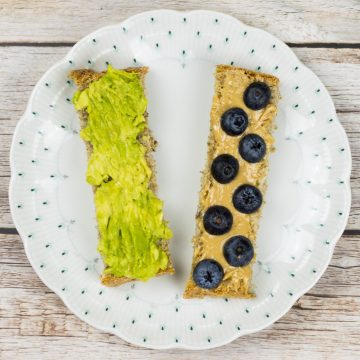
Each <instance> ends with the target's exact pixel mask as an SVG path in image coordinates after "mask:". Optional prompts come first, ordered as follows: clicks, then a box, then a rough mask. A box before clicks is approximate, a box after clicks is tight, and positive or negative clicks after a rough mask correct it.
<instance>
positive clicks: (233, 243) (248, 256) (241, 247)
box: [223, 236, 254, 267]
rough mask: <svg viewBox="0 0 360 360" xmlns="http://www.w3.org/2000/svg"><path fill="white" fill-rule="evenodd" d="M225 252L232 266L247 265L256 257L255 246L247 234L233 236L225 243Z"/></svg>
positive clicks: (225, 256)
mask: <svg viewBox="0 0 360 360" xmlns="http://www.w3.org/2000/svg"><path fill="white" fill-rule="evenodd" d="M223 254H224V258H225V259H226V261H227V262H228V263H229V264H230V265H231V266H235V267H239V266H246V265H247V264H248V263H249V262H250V261H251V260H252V258H253V257H254V248H253V246H252V244H251V241H250V240H249V239H248V238H246V237H245V236H233V237H232V238H230V239H229V240H228V241H226V243H225V244H224V247H223Z"/></svg>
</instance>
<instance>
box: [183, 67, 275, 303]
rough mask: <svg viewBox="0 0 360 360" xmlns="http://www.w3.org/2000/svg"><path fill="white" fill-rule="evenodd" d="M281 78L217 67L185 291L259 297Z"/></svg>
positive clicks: (195, 294) (191, 294)
mask: <svg viewBox="0 0 360 360" xmlns="http://www.w3.org/2000/svg"><path fill="white" fill-rule="evenodd" d="M278 82H279V80H278V79H277V78H276V77H274V76H271V75H267V74H262V73H258V72H254V71H250V70H246V69H242V68H237V67H232V66H225V65H219V66H217V68H216V73H215V95H214V98H213V104H212V109H211V119H210V135H209V140H208V159H207V164H206V167H205V169H204V171H203V179H202V186H201V191H200V199H199V206H198V212H197V215H196V234H195V236H194V238H193V247H194V254H193V266H192V270H191V274H190V279H189V281H188V283H187V285H186V289H185V292H184V297H186V298H192V297H203V296H224V297H243V298H248V297H253V296H254V294H253V292H252V289H251V276H252V264H253V262H254V259H255V255H254V247H255V240H256V233H257V228H258V221H259V218H260V215H261V214H260V212H261V209H262V206H263V197H264V195H265V191H266V176H267V172H268V164H269V155H270V152H271V151H272V149H273V143H274V139H273V137H272V130H273V128H274V118H275V116H276V111H277V107H276V103H277V101H278V98H279V94H278ZM224 154H226V156H224ZM227 155H230V156H227ZM233 158H234V159H233ZM214 159H216V162H214ZM235 159H236V160H235ZM224 208H225V209H224ZM227 210H228V211H227Z"/></svg>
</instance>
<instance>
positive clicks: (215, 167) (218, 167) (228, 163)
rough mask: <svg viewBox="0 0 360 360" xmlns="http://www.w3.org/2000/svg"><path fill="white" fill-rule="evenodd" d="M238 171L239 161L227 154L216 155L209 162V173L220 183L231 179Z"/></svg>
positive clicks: (225, 182)
mask: <svg viewBox="0 0 360 360" xmlns="http://www.w3.org/2000/svg"><path fill="white" fill-rule="evenodd" d="M238 171H239V162H238V161H237V160H236V159H235V158H234V157H233V156H232V155H229V154H222V155H219V156H217V157H216V158H215V159H214V160H213V162H212V164H211V174H212V176H213V177H214V179H215V180H216V181H217V182H219V183H220V184H227V183H229V182H230V181H231V180H233V179H234V178H235V177H236V175H237V173H238Z"/></svg>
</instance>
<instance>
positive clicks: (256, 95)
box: [244, 81, 271, 110]
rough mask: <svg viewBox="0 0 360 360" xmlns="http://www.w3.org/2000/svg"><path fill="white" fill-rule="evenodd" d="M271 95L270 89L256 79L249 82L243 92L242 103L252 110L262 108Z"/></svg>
mask: <svg viewBox="0 0 360 360" xmlns="http://www.w3.org/2000/svg"><path fill="white" fill-rule="evenodd" d="M270 97H271V90H270V88H269V86H268V85H267V84H265V83H264V82H260V81H256V82H253V83H252V84H250V85H249V86H248V87H247V89H246V90H245V92H244V103H245V105H246V106H247V107H248V108H249V109H252V110H260V109H262V108H264V107H265V106H266V105H267V104H268V103H269V102H270Z"/></svg>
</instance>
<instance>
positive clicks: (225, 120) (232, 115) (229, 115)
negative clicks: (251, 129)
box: [221, 108, 249, 136]
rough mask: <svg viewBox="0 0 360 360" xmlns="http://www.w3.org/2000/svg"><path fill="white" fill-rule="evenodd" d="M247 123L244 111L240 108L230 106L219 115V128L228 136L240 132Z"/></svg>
mask: <svg viewBox="0 0 360 360" xmlns="http://www.w3.org/2000/svg"><path fill="white" fill-rule="evenodd" d="M248 123H249V121H248V116H247V114H246V112H245V111H244V110H243V109H240V108H231V109H229V110H226V111H225V112H224V113H223V114H222V115H221V128H222V129H223V130H224V131H225V132H226V133H227V134H228V135H230V136H237V135H240V134H242V133H243V132H244V131H245V129H246V128H247V126H248Z"/></svg>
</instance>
